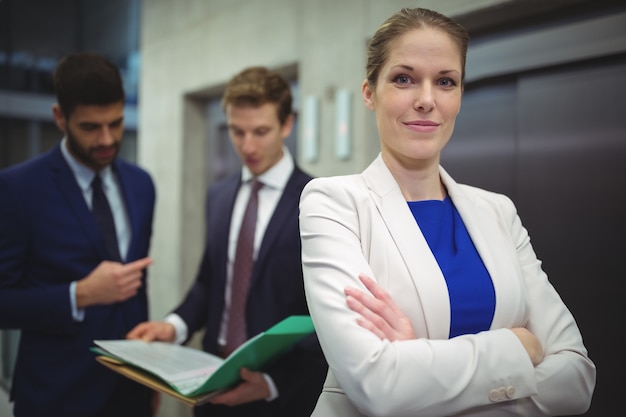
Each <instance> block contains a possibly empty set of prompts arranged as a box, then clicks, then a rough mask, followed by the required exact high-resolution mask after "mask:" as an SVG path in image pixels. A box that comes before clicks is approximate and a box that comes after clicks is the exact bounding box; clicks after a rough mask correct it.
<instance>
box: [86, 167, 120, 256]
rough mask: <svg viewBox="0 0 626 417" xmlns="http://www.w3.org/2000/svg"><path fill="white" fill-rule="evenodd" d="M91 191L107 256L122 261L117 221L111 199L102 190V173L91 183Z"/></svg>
mask: <svg viewBox="0 0 626 417" xmlns="http://www.w3.org/2000/svg"><path fill="white" fill-rule="evenodd" d="M91 191H92V193H93V195H92V200H91V211H92V212H93V214H94V216H95V218H96V222H97V223H98V226H100V231H102V235H103V236H104V243H105V245H106V249H107V258H108V260H110V261H117V262H120V261H121V260H122V258H121V256H120V251H119V248H118V246H117V232H116V231H115V221H114V220H113V213H112V212H111V206H110V205H109V200H107V196H106V195H105V194H104V191H103V190H102V180H101V179H100V175H99V174H96V176H95V177H94V178H93V182H92V183H91Z"/></svg>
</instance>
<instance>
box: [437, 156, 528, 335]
mask: <svg viewBox="0 0 626 417" xmlns="http://www.w3.org/2000/svg"><path fill="white" fill-rule="evenodd" d="M440 173H441V178H442V180H443V183H444V185H445V186H446V188H447V190H448V194H449V195H450V198H451V199H452V202H453V203H454V206H455V207H456V209H457V210H458V212H459V215H460V216H461V219H463V224H464V225H465V228H466V229H467V232H468V233H469V235H470V237H471V239H472V242H473V243H474V246H475V247H476V250H477V251H478V254H479V255H480V258H481V259H482V261H483V263H484V264H485V267H486V268H487V271H489V275H490V276H491V281H492V283H493V286H494V290H495V292H496V297H497V299H498V302H497V303H496V310H495V313H494V318H493V321H492V325H491V326H492V328H499V327H502V326H503V325H504V323H513V322H516V320H517V319H518V317H519V313H520V310H519V308H520V307H521V306H520V305H519V297H511V296H510V295H512V294H519V293H520V292H523V291H524V290H523V288H521V285H520V283H521V282H522V281H523V278H522V277H521V276H519V275H520V272H519V271H520V270H519V268H516V267H515V265H516V263H517V260H516V259H515V257H514V256H513V255H514V254H512V252H511V250H510V249H509V248H511V244H510V241H509V240H507V239H505V238H504V235H503V233H502V227H501V225H500V224H499V222H498V219H499V218H498V217H496V214H495V213H494V212H493V208H491V207H490V206H487V205H486V203H485V202H484V201H483V200H479V199H477V198H475V197H474V196H472V195H471V194H469V193H467V192H465V191H464V190H463V189H461V187H460V186H459V185H458V184H457V183H456V182H455V181H454V180H453V179H452V177H450V175H449V174H448V173H447V172H446V171H445V170H444V169H443V168H440ZM514 276H515V277H516V278H517V279H511V278H512V277H514Z"/></svg>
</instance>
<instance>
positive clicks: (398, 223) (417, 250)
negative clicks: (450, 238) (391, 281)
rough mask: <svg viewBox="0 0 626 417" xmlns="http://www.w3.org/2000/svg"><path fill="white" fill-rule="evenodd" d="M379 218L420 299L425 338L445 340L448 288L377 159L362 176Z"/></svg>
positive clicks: (448, 319) (406, 209)
mask: <svg viewBox="0 0 626 417" xmlns="http://www.w3.org/2000/svg"><path fill="white" fill-rule="evenodd" d="M363 176H364V179H365V181H366V183H367V184H368V186H369V187H370V189H371V192H373V193H374V197H375V198H374V201H375V204H376V206H377V208H378V210H379V212H380V215H381V217H382V219H383V221H384V222H385V224H386V226H387V228H388V229H389V232H390V235H391V236H392V237H393V239H394V243H395V245H396V248H397V250H398V252H399V253H400V255H401V256H402V259H403V260H404V263H405V265H406V269H407V271H408V273H409V274H410V276H411V280H412V282H413V284H414V288H415V290H416V292H417V295H418V297H419V299H420V302H421V305H422V308H423V313H424V318H425V322H426V326H427V330H428V338H431V339H447V338H448V333H449V328H448V327H449V326H446V325H445V324H446V323H450V304H449V302H448V301H447V300H449V297H448V288H447V286H446V283H445V279H444V277H443V275H442V273H441V270H440V269H439V265H438V264H437V260H436V259H435V257H434V256H433V254H432V252H431V251H430V248H429V247H428V243H427V242H426V239H425V238H424V235H423V234H422V232H421V230H420V228H419V227H418V225H417V222H416V221H415V219H414V218H413V215H412V214H411V211H410V209H409V208H408V205H407V202H406V200H405V198H404V196H403V195H402V192H401V191H400V187H398V185H397V183H396V181H395V179H394V178H393V176H392V175H391V172H390V171H389V170H388V169H387V166H386V165H385V163H384V162H383V160H382V157H381V156H380V155H379V156H378V158H376V159H375V160H374V162H372V164H371V165H370V166H369V167H368V168H367V169H366V170H365V171H364V172H363Z"/></svg>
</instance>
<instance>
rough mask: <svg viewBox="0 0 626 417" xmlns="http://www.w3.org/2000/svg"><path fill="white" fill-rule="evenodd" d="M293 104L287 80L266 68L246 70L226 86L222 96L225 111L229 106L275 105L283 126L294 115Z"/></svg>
mask: <svg viewBox="0 0 626 417" xmlns="http://www.w3.org/2000/svg"><path fill="white" fill-rule="evenodd" d="M291 102H292V98H291V88H290V86H289V83H288V82H287V80H285V79H284V78H283V77H282V76H281V75H280V74H278V73H276V72H273V71H270V70H268V69H267V68H265V67H250V68H246V69H244V70H243V71H241V72H240V73H239V74H237V75H235V76H234V77H233V78H232V79H231V80H230V81H229V82H228V84H226V91H225V92H224V95H223V96H222V107H223V108H224V110H226V106H227V105H229V104H231V105H233V106H247V107H259V106H262V105H264V104H266V103H272V104H275V105H276V109H277V111H278V120H279V121H280V124H281V125H282V124H284V123H285V121H286V120H287V117H289V115H290V114H291V113H292V109H291Z"/></svg>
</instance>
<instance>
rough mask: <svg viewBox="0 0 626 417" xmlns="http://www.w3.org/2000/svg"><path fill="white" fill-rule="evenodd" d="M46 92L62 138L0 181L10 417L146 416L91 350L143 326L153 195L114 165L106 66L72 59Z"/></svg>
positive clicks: (113, 88)
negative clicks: (12, 352) (11, 363)
mask: <svg viewBox="0 0 626 417" xmlns="http://www.w3.org/2000/svg"><path fill="white" fill-rule="evenodd" d="M54 86H55V91H56V95H57V104H55V105H54V107H53V115H54V120H55V122H56V124H57V126H58V127H59V129H60V130H61V131H62V132H63V133H64V138H63V139H62V141H61V142H60V144H59V145H57V146H55V147H54V148H53V149H52V150H51V151H49V152H48V153H46V154H43V155H41V156H38V157H36V158H34V159H31V160H29V161H26V162H24V163H21V164H19V165H15V166H13V167H10V168H7V169H5V170H2V171H0V196H2V197H1V198H2V203H1V204H0V304H1V307H0V316H2V319H0V325H1V326H2V327H5V328H17V329H21V339H20V343H19V348H18V357H17V362H16V366H15V372H14V375H15V376H14V379H13V384H12V389H11V401H12V402H14V414H15V416H16V417H31V416H33V417H40V416H44V415H56V416H64V417H72V416H75V417H108V416H112V417H113V416H115V417H120V416H128V417H131V416H132V417H137V416H149V415H151V414H152V407H151V397H152V393H151V392H150V391H149V390H147V389H146V388H144V387H143V386H140V385H138V384H136V383H134V382H132V381H130V380H128V379H126V378H124V377H121V376H119V375H117V374H116V373H114V372H112V371H110V370H108V369H107V368H105V367H103V366H102V365H100V364H98V363H97V362H96V360H95V358H94V354H93V353H92V352H90V350H89V348H90V347H91V346H93V345H94V344H93V341H94V339H119V338H124V337H125V335H126V333H127V332H128V331H129V330H130V329H132V328H133V327H134V326H135V325H136V324H137V323H139V322H142V321H145V320H146V319H147V311H148V310H147V298H146V285H145V279H146V274H145V268H146V267H147V266H148V265H149V264H150V263H151V260H150V259H149V258H147V254H148V250H149V245H150V237H151V235H152V217H153V211H154V203H155V189H154V185H153V182H152V180H151V178H150V176H149V175H148V173H146V172H145V171H143V170H142V169H140V168H139V167H137V166H135V165H132V164H130V163H128V162H125V161H123V160H121V159H119V158H117V154H118V151H119V149H120V145H121V142H122V135H123V130H124V100H125V98H124V90H123V87H122V80H121V78H120V74H119V71H118V69H117V68H116V67H115V66H114V65H113V64H111V63H110V62H109V61H107V60H106V59H104V58H103V57H101V56H99V55H95V54H90V53H76V54H71V55H69V56H67V57H65V58H64V59H63V60H61V61H60V63H59V65H58V66H57V68H56V69H55V72H54ZM96 178H97V180H96ZM97 182H99V183H98V185H96V183H97ZM101 203H102V204H101ZM104 203H106V204H104ZM100 207H105V209H104V211H102V210H101V209H100ZM107 207H108V208H107ZM104 218H106V219H107V220H106V221H104V220H101V219H104ZM106 222H108V223H106ZM9 298H10V299H9Z"/></svg>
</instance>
